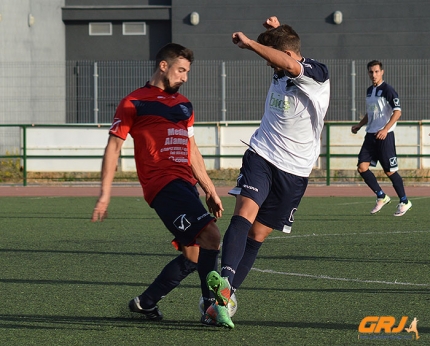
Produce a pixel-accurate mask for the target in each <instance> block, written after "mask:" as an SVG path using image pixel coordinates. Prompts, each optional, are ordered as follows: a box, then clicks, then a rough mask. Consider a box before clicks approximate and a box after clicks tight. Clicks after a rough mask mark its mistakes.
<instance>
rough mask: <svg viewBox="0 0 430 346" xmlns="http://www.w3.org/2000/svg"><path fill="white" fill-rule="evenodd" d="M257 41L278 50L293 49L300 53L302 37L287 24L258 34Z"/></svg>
mask: <svg viewBox="0 0 430 346" xmlns="http://www.w3.org/2000/svg"><path fill="white" fill-rule="evenodd" d="M257 42H258V43H260V44H262V45H264V46H268V47H273V48H275V49H277V50H281V51H286V50H291V51H293V52H294V53H296V54H300V49H301V44H300V37H299V35H298V34H297V32H296V31H295V30H294V29H293V28H292V27H291V26H289V25H287V24H283V25H280V26H278V27H277V28H273V29H269V30H267V31H265V32H262V33H261V34H260V35H259V36H258V38H257Z"/></svg>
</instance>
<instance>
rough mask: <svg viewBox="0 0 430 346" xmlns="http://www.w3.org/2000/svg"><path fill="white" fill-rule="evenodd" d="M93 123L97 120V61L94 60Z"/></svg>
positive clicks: (96, 122)
mask: <svg viewBox="0 0 430 346" xmlns="http://www.w3.org/2000/svg"><path fill="white" fill-rule="evenodd" d="M93 76H94V123H95V124H98V122H99V107H98V78H99V75H98V70H97V62H94V75H93Z"/></svg>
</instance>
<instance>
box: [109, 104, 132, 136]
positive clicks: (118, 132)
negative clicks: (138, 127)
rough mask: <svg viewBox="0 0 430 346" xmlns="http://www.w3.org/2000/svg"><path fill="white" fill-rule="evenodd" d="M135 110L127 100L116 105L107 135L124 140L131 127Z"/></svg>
mask: <svg viewBox="0 0 430 346" xmlns="http://www.w3.org/2000/svg"><path fill="white" fill-rule="evenodd" d="M135 115H136V108H135V107H134V104H133V103H132V102H131V100H130V99H129V98H127V97H126V98H123V99H122V100H121V102H120V104H119V105H118V107H117V109H116V112H115V117H114V119H113V122H112V125H111V127H110V129H109V134H111V135H114V136H117V137H119V138H121V139H123V140H126V138H127V135H128V133H129V132H130V129H131V126H132V125H133V121H134V117H135Z"/></svg>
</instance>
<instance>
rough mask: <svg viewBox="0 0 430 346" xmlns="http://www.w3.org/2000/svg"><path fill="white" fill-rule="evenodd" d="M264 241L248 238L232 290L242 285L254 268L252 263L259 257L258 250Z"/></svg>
mask: <svg viewBox="0 0 430 346" xmlns="http://www.w3.org/2000/svg"><path fill="white" fill-rule="evenodd" d="M262 244H263V243H261V242H259V241H256V240H254V239H251V238H249V237H248V239H246V248H245V253H244V254H243V257H242V260H241V261H240V263H239V265H238V267H237V271H236V274H235V275H234V279H233V283H232V284H231V288H232V291H233V292H235V291H236V290H237V289H238V288H239V287H240V285H242V283H243V281H244V280H245V278H246V276H247V275H248V273H249V271H250V270H251V268H252V265H253V264H254V262H255V259H256V258H257V254H258V250H260V247H261V245H262Z"/></svg>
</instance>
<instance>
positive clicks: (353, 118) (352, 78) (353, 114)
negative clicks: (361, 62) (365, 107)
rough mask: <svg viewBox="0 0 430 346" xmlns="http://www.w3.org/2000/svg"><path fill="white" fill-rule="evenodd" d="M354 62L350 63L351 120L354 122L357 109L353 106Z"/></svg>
mask: <svg viewBox="0 0 430 346" xmlns="http://www.w3.org/2000/svg"><path fill="white" fill-rule="evenodd" d="M355 76H356V73H355V60H352V62H351V120H352V121H356V120H357V119H356V118H357V114H356V112H357V108H356V105H355Z"/></svg>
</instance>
